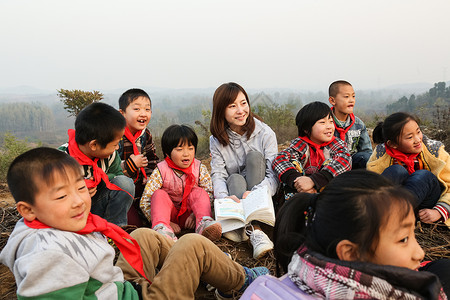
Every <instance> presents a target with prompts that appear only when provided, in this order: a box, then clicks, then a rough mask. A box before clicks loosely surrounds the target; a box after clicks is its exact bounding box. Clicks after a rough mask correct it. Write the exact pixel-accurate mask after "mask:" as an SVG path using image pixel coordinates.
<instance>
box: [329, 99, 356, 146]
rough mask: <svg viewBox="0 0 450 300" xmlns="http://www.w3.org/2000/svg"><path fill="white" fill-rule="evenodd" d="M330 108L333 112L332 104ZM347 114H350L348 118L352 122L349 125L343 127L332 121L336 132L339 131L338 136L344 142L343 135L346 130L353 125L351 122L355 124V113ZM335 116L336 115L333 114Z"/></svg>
mask: <svg viewBox="0 0 450 300" xmlns="http://www.w3.org/2000/svg"><path fill="white" fill-rule="evenodd" d="M331 109H332V110H333V112H334V106H333V107H332V108H331ZM349 116H350V120H352V122H351V124H350V125H349V126H347V127H345V129H344V128H341V127H338V126H337V124H336V122H335V123H334V127H335V128H336V130H337V132H339V137H340V138H341V140H343V141H344V142H345V135H346V134H347V131H348V130H349V129H350V128H351V127H352V126H353V124H355V115H354V114H353V113H351V114H349ZM335 117H336V115H335ZM336 119H337V117H336Z"/></svg>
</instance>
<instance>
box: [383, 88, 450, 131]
mask: <svg viewBox="0 0 450 300" xmlns="http://www.w3.org/2000/svg"><path fill="white" fill-rule="evenodd" d="M449 106H450V86H449V87H446V86H445V82H438V83H435V84H434V87H432V88H431V89H429V90H428V92H425V93H423V94H420V95H417V96H416V95H414V94H412V95H411V96H410V97H409V98H407V97H406V96H403V97H401V98H400V99H398V100H397V101H396V102H394V103H391V104H388V105H387V106H386V110H387V113H388V114H391V113H394V112H398V111H405V112H411V113H416V114H419V115H420V117H421V118H422V119H423V120H429V121H433V120H436V117H437V115H436V114H441V113H442V112H447V111H448V107H449ZM439 112H441V113H439ZM436 125H437V124H436Z"/></svg>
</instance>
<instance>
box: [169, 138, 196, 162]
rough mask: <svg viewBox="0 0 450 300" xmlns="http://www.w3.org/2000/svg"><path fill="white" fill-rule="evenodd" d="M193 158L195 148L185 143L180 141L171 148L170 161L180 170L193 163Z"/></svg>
mask: <svg viewBox="0 0 450 300" xmlns="http://www.w3.org/2000/svg"><path fill="white" fill-rule="evenodd" d="M194 157H195V147H194V145H190V144H189V143H188V142H186V141H184V142H183V141H180V143H179V144H178V146H177V147H175V148H173V149H172V152H171V153H170V159H171V160H172V161H173V162H174V164H175V165H177V167H179V168H181V169H185V168H187V167H189V166H190V165H191V164H192V162H193V161H194Z"/></svg>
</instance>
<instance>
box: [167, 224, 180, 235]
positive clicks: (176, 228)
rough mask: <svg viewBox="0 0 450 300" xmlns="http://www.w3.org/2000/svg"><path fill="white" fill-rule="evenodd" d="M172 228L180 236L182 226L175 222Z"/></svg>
mask: <svg viewBox="0 0 450 300" xmlns="http://www.w3.org/2000/svg"><path fill="white" fill-rule="evenodd" d="M170 227H172V230H173V232H174V233H176V234H178V233H180V231H181V228H180V225H178V224H177V223H174V222H170Z"/></svg>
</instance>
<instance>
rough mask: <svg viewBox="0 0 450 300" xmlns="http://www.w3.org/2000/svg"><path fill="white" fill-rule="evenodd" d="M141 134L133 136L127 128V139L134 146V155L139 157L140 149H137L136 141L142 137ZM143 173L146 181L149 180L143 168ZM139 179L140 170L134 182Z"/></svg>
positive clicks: (137, 133) (140, 131) (139, 132)
mask: <svg viewBox="0 0 450 300" xmlns="http://www.w3.org/2000/svg"><path fill="white" fill-rule="evenodd" d="M141 133H142V130H139V131H138V132H136V134H135V135H133V134H132V133H131V131H130V129H128V126H127V127H125V137H126V138H127V139H128V140H129V141H130V143H131V144H132V145H133V154H134V155H139V154H140V153H139V150H138V148H137V146H136V140H137V139H138V137H140V136H141ZM141 172H142V175H144V177H145V179H147V174H145V170H144V168H143V167H141ZM138 178H139V170H138V174H137V177H136V179H135V180H134V182H136V181H137V180H138Z"/></svg>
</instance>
